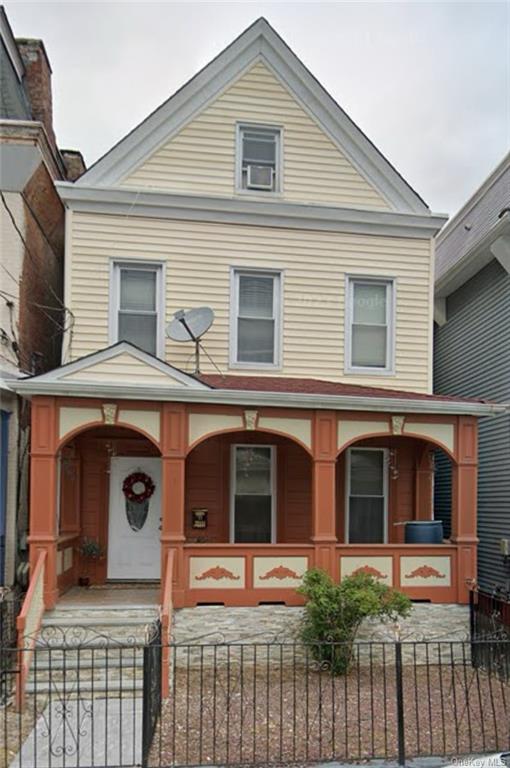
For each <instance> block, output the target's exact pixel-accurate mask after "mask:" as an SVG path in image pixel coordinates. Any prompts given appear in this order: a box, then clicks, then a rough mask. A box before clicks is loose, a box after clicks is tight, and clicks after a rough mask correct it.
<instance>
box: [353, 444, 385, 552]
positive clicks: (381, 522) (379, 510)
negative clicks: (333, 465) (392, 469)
mask: <svg viewBox="0 0 510 768" xmlns="http://www.w3.org/2000/svg"><path fill="white" fill-rule="evenodd" d="M347 471H348V477H347V489H348V498H347V505H348V514H347V542H348V543H350V544H383V543H384V542H385V541H386V539H387V531H386V528H387V523H386V515H387V473H386V451H385V449H384V448H351V449H350V450H349V454H348V461H347Z"/></svg>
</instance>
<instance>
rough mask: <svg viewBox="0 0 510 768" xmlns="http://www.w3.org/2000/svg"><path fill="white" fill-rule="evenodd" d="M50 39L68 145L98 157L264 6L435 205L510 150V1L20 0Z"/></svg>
mask: <svg viewBox="0 0 510 768" xmlns="http://www.w3.org/2000/svg"><path fill="white" fill-rule="evenodd" d="M5 7H6V10H7V14H8V17H9V19H10V22H11V26H12V28H13V31H14V34H15V35H17V36H19V37H41V38H42V39H43V40H44V42H45V45H46V48H47V51H48V55H49V57H50V60H51V64H52V67H53V84H54V112H55V129H56V133H57V138H58V141H59V144H60V146H62V147H70V148H75V149H79V150H81V151H82V152H83V154H84V156H85V159H86V162H87V164H91V163H92V162H94V160H96V159H97V158H98V157H99V156H100V155H102V154H103V153H104V152H106V151H107V150H108V149H109V148H110V147H111V146H112V144H114V143H115V142H116V141H118V139H120V138H121V137H122V136H123V135H125V134H126V133H127V132H128V131H129V130H130V129H131V128H132V127H133V126H134V125H136V124H137V123H138V122H140V121H141V120H142V119H143V118H144V117H146V116H147V114H148V113H149V112H150V111H152V110H153V109H154V108H155V107H156V106H158V105H159V104H160V103H161V102H162V101H164V100H165V99H166V98H167V97H168V96H169V95H170V94H171V93H173V91H175V90H176V89H177V88H178V87H179V86H181V85H182V84H183V83H184V82H185V81H186V80H188V79H189V78H190V77H191V76H192V75H193V74H195V72H196V71H197V70H198V69H200V67H202V66H203V65H204V64H206V63H207V62H208V61H209V60H210V59H211V58H212V57H213V56H215V55H216V54H217V53H218V52H219V51H220V50H221V49H222V48H224V47H225V46H226V45H227V44H228V43H229V42H230V41H231V40H232V39H233V38H234V37H236V36H237V35H238V34H239V33H240V32H241V31H242V30H243V29H245V28H246V27H247V26H248V25H249V24H251V22H252V21H254V20H255V19H256V18H257V17H258V16H261V15H263V16H265V17H266V18H267V19H268V21H269V22H270V23H271V24H272V25H273V26H274V27H275V28H276V30H277V31H278V32H279V33H280V34H281V35H282V37H283V38H284V39H285V40H286V41H287V43H288V44H289V45H290V47H291V48H292V49H293V50H294V51H295V53H296V54H297V55H298V56H299V57H300V58H301V59H302V61H303V62H304V63H305V64H306V65H307V66H308V67H309V69H311V71H312V72H313V74H314V75H315V76H316V77H317V78H318V79H319V80H320V81H321V82H322V84H323V85H324V86H325V87H326V88H327V89H328V90H329V92H330V93H331V94H332V95H333V96H334V98H335V99H336V100H337V101H338V102H339V103H340V104H341V106H342V107H343V108H344V109H345V110H346V111H347V112H348V113H349V115H350V116H351V117H352V118H353V119H354V120H355V122H356V123H357V124H358V125H359V126H360V127H361V128H362V129H363V130H364V131H365V133H366V134H367V135H368V136H369V138H370V139H371V140H372V141H373V142H374V143H375V144H376V145H377V146H378V147H379V149H380V150H381V151H382V152H383V153H384V154H385V155H386V157H387V158H388V159H389V160H390V161H391V162H392V163H393V164H394V165H395V166H396V167H397V168H398V170H399V171H400V172H401V173H402V175H403V176H404V177H405V178H406V179H407V180H408V181H409V182H410V183H411V184H412V186H414V188H415V189H416V190H417V191H418V192H419V193H420V194H421V195H422V196H423V197H424V198H425V200H426V201H427V202H428V203H429V205H430V206H431V207H432V209H433V210H435V211H441V212H443V211H444V212H446V213H450V214H452V213H454V212H455V211H456V210H457V209H458V208H459V207H460V206H461V205H462V204H463V203H464V202H465V201H466V199H467V198H468V197H469V196H470V195H471V194H472V193H473V192H474V191H475V189H476V187H477V186H479V185H480V184H481V182H482V181H483V180H484V178H485V177H486V176H487V175H488V173H489V172H490V171H491V170H492V169H493V167H494V166H495V165H496V164H497V163H498V162H499V160H500V159H501V158H502V157H503V155H504V154H505V153H506V152H507V151H508V149H509V147H510V2H472V3H465V2H428V3H423V2H412V0H408V2H372V3H368V2H360V1H358V2H335V3H322V2H306V3H305V2H304V3H297V2H290V1H288V2H284V1H282V2H272V3H258V2H249V1H245V2H229V3H218V2H203V3H194V2H187V3H173V2H166V3H165V2H164V3H151V2H115V3H108V2H101V3H96V2H88V3H82V2H62V3H49V2H39V3H34V2H7V3H5Z"/></svg>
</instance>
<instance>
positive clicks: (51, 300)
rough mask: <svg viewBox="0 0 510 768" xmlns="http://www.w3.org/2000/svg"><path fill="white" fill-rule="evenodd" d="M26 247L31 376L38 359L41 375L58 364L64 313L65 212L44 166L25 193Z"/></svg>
mask: <svg viewBox="0 0 510 768" xmlns="http://www.w3.org/2000/svg"><path fill="white" fill-rule="evenodd" d="M23 200H24V211H25V232H24V238H25V242H26V246H27V247H26V248H25V255H24V259H23V269H22V274H21V285H20V309H19V320H18V322H19V345H20V356H21V361H22V365H23V367H24V368H25V370H28V371H29V370H31V366H32V361H33V355H34V353H37V360H38V361H39V367H38V368H37V369H36V370H37V372H43V371H45V370H50V369H51V368H54V367H57V366H58V365H59V364H60V350H61V342H62V328H63V326H64V322H67V323H68V322H69V321H70V317H69V316H65V315H64V312H63V278H64V208H63V206H62V203H61V201H60V199H59V197H58V195H57V193H56V191H55V188H54V186H53V182H52V179H51V177H50V176H49V174H48V171H47V170H46V167H45V166H44V165H43V164H42V163H41V165H40V166H39V168H38V169H37V171H36V172H35V173H34V174H33V176H32V178H31V179H30V181H29V183H28V184H27V186H26V187H25V189H24V191H23Z"/></svg>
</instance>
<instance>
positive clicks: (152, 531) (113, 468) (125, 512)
mask: <svg viewBox="0 0 510 768" xmlns="http://www.w3.org/2000/svg"><path fill="white" fill-rule="evenodd" d="M134 472H143V473H144V474H145V475H148V476H149V477H150V478H151V479H152V481H153V483H154V485H155V489H154V493H153V494H152V496H151V497H150V499H148V500H147V501H146V502H145V503H144V504H143V503H142V504H140V505H136V504H135V505H134V506H133V502H128V500H127V499H126V497H125V495H124V492H123V490H122V486H123V484H124V481H125V479H126V478H127V477H129V475H131V474H132V473H134ZM137 491H138V489H137V488H135V492H137ZM129 505H131V506H129ZM160 521H161V459H157V458H146V457H144V456H142V457H139V458H136V457H134V458H133V457H128V458H124V457H122V458H112V460H111V464H110V512H109V524H108V578H109V579H129V580H133V579H159V578H160V571H161V567H160V557H161V554H160V553H161V548H160Z"/></svg>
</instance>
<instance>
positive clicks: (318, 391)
mask: <svg viewBox="0 0 510 768" xmlns="http://www.w3.org/2000/svg"><path fill="white" fill-rule="evenodd" d="M197 378H198V379H200V381H203V382H204V384H208V385H209V386H210V387H212V388H213V389H230V390H243V391H247V392H288V393H289V394H306V395H337V396H342V395H344V396H346V397H348V396H351V397H389V398H392V397H393V398H398V399H403V398H405V399H408V400H425V401H431V402H466V403H483V402H487V401H486V400H476V399H474V398H467V397H452V396H450V395H427V394H424V393H423V392H406V391H403V390H400V389H383V388H382V387H363V386H359V385H357V384H344V383H342V382H337V381H324V380H323V379H295V378H289V377H286V376H227V375H224V376H222V375H220V374H215V373H214V374H211V373H207V374H206V373H203V374H201V375H200V376H198V377H197Z"/></svg>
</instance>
